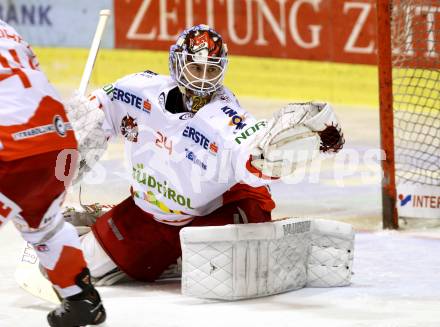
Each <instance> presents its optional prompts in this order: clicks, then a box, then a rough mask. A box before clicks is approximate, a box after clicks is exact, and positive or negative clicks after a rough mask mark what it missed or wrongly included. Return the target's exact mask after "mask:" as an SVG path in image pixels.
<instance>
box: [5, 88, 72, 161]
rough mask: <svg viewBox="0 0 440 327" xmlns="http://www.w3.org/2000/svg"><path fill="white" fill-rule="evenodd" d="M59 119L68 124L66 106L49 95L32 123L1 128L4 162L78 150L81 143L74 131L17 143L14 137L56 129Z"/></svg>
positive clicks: (41, 104)
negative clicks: (42, 154)
mask: <svg viewBox="0 0 440 327" xmlns="http://www.w3.org/2000/svg"><path fill="white" fill-rule="evenodd" d="M56 116H59V117H61V119H62V121H63V122H64V124H65V123H67V122H68V118H67V115H66V113H65V111H64V106H63V104H62V103H61V102H59V101H57V100H55V99H53V98H52V97H50V96H45V97H43V99H42V100H41V101H40V103H39V105H38V108H37V110H36V111H35V113H34V115H33V116H32V117H31V118H30V119H29V121H28V122H26V123H24V124H17V125H11V126H0V142H1V143H2V145H3V149H0V160H3V161H11V160H16V159H20V158H25V157H30V156H33V155H37V154H41V153H46V152H51V151H55V150H61V149H76V148H77V143H76V139H75V136H74V134H73V131H72V130H66V131H65V135H62V134H60V133H58V132H57V131H58V130H57V128H55V129H54V130H53V131H52V132H47V133H41V134H38V132H36V133H35V135H31V136H29V137H25V138H20V139H15V140H14V138H13V135H14V134H17V133H20V132H24V131H28V130H30V129H38V128H39V127H44V126H48V125H51V126H53V125H54V119H55V117H56ZM55 127H56V126H55Z"/></svg>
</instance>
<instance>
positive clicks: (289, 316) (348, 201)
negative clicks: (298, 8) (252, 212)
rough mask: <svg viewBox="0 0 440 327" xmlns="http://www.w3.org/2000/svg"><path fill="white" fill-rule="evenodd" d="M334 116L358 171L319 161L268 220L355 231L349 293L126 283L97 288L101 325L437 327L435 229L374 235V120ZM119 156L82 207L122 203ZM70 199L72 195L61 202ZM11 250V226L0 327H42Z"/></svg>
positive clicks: (114, 152)
mask: <svg viewBox="0 0 440 327" xmlns="http://www.w3.org/2000/svg"><path fill="white" fill-rule="evenodd" d="M244 105H245V106H246V105H247V106H248V107H250V108H254V110H253V111H254V112H256V113H257V115H258V116H264V114H260V113H262V112H263V111H264V112H267V111H268V109H269V111H270V110H273V109H274V108H276V107H279V105H280V104H279V103H274V102H271V103H270V104H268V103H265V102H262V101H258V103H255V102H253V101H252V102H250V101H244ZM337 111H338V113H339V116H340V118H341V120H342V123H343V127H344V131H345V135H346V139H347V144H346V151H348V152H350V151H356V152H357V153H359V157H358V158H359V161H358V163H356V160H353V159H350V160H352V161H350V160H349V159H346V160H342V159H341V158H340V159H336V160H335V159H334V160H329V161H326V162H324V163H323V164H322V167H321V168H320V169H318V167H315V168H313V169H310V170H309V171H308V172H307V174H306V175H305V176H306V177H305V178H300V179H299V181H298V182H295V183H292V184H282V183H278V184H277V185H274V186H273V193H274V198H275V200H276V202H277V205H278V206H277V209H276V211H275V216H276V217H282V216H307V217H320V218H322V217H324V218H329V219H338V220H344V221H349V222H351V223H353V224H354V225H355V227H356V228H357V230H358V231H359V232H358V233H357V234H356V242H355V261H354V272H355V275H354V276H353V280H352V282H353V283H352V285H351V286H350V287H343V288H330V289H309V288H307V289H302V290H297V291H294V292H290V293H286V294H281V295H276V296H271V297H265V298H260V299H255V300H247V301H238V302H218V301H208V300H200V299H194V298H189V297H185V296H182V295H180V284H179V282H175V281H168V282H160V283H154V284H141V283H127V284H122V285H119V286H113V287H104V288H100V290H101V292H102V296H103V299H104V303H105V305H106V308H107V313H108V320H107V322H106V324H105V326H115V327H120V326H124V327H125V326H127V327H128V326H136V327H137V326H139V327H140V326H146V327H156V326H157V327H171V326H173V327H174V326H175V327H199V326H200V327H207V326H209V327H247V326H250V327H259V326H261V327H263V326H264V327H287V326H289V327H290V326H292V327H309V326H319V327H330V326H335V327H344V326H350V327H351V326H359V327H364V326H365V327H367V326H368V327H437V326H440V230H439V228H435V229H430V230H417V231H415V230H409V231H400V232H384V231H381V230H380V219H381V218H380V210H381V209H380V182H379V179H380V176H379V178H378V175H377V172H376V173H374V171H375V170H374V169H375V165H374V163H371V162H369V161H366V160H364V159H365V156H364V154H365V153H366V152H367V151H369V150H372V149H373V150H374V149H377V148H378V117H377V113H376V111H374V110H371V109H370V110H366V109H361V108H343V107H341V108H337ZM266 116H267V114H266ZM119 149H120V146H119V145H118V144H116V145H114V146H113V147H112V149H111V151H110V152H109V153H108V154H107V155H106V157H105V160H104V161H103V163H104V166H106V167H112V171H114V172H116V173H114V172H113V173H111V174H108V175H107V177H106V180H105V182H104V184H101V185H95V186H94V185H86V186H85V190H84V191H85V192H84V201H85V202H87V203H90V202H94V201H103V199H105V201H106V202H115V201H118V200H119V199H121V198H123V197H124V196H125V195H126V194H127V188H126V185H125V181H124V179H123V178H121V175H122V174H123V171H124V165H123V161H122V160H121V159H120V157H121V155H120V152H119ZM346 153H347V152H346ZM347 158H348V157H347ZM109 185H110V187H109ZM104 186H105V187H104ZM109 190H112V192H109ZM74 191H75V190H74ZM75 199H76V194H75V192H73V193H72V194H71V195H70V197H69V200H70V201H75ZM21 247H22V241H21V239H20V236H19V235H18V233H17V232H16V231H15V230H14V227H13V226H12V224H9V225H8V226H6V227H5V228H4V229H3V230H1V231H0V249H1V253H2V254H1V260H0V294H1V296H0V326H1V327H3V326H4V327H20V326H23V327H32V326H47V325H46V323H45V319H46V318H45V316H46V313H47V311H49V310H50V309H52V308H53V306H52V305H50V304H47V303H44V302H42V301H41V300H39V299H37V298H34V297H32V296H31V295H28V294H27V293H25V292H24V291H22V290H21V289H19V287H18V286H17V285H16V284H15V282H14V279H13V275H14V269H15V264H16V262H17V260H18V256H19V253H20V251H21Z"/></svg>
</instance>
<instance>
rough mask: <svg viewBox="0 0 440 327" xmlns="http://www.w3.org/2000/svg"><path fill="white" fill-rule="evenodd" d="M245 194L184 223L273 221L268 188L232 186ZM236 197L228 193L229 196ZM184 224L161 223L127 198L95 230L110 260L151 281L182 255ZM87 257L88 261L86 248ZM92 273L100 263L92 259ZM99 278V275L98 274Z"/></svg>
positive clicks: (233, 189)
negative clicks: (180, 233) (181, 237)
mask: <svg viewBox="0 0 440 327" xmlns="http://www.w3.org/2000/svg"><path fill="white" fill-rule="evenodd" d="M231 191H232V192H231V193H234V191H237V192H239V193H240V194H246V196H244V197H243V198H242V199H239V200H233V201H231V202H229V203H227V204H224V205H223V206H222V207H220V208H219V209H217V210H215V211H214V212H212V213H210V214H208V215H206V216H201V217H195V218H194V219H193V220H192V221H191V222H190V223H189V224H187V225H185V226H193V227H196V226H221V225H227V224H234V223H260V222H268V221H270V220H271V210H272V209H273V208H274V207H275V204H274V203H273V201H272V199H271V196H270V193H269V192H268V190H267V188H266V187H258V188H252V187H250V186H248V185H245V184H238V185H236V186H235V187H233V188H232V189H231ZM228 198H231V199H237V197H235V196H233V195H230V193H227V194H225V195H224V199H225V201H224V203H225V202H227V199H228ZM185 226H174V225H168V224H164V223H162V222H158V221H156V220H155V219H154V217H153V216H152V215H151V214H149V213H147V212H145V211H143V210H142V209H141V208H139V207H138V206H137V205H136V204H135V203H134V201H133V199H132V197H129V198H127V199H126V200H124V201H123V202H122V203H120V204H118V205H117V206H116V207H114V208H113V209H112V210H110V211H109V212H107V213H106V214H105V215H103V216H102V217H100V218H98V220H97V221H96V223H95V224H94V225H93V228H92V231H93V233H94V236H95V238H96V239H97V240H98V242H99V244H100V245H101V247H102V248H103V249H104V251H105V252H106V253H107V255H108V256H109V257H110V258H111V260H112V261H113V262H114V263H115V264H116V265H117V266H118V267H119V268H120V269H121V270H122V271H123V272H125V273H126V274H127V275H129V276H130V277H131V278H134V279H136V280H139V281H147V282H152V281H154V280H156V279H157V278H158V277H159V276H160V275H161V274H162V272H163V271H165V270H166V269H167V268H168V267H169V266H170V265H171V264H174V263H176V260H177V259H178V258H179V257H180V256H181V253H182V251H181V248H180V238H179V232H180V230H181V229H182V228H183V227H185ZM85 255H86V257H87V258H86V259H87V260H89V258H88V254H87V251H86V253H85ZM88 264H89V267H90V268H91V273H92V275H94V271H93V267H94V266H99V263H94V262H89V261H88ZM96 277H98V276H96Z"/></svg>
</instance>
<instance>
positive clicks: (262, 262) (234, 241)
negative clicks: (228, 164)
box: [180, 218, 354, 300]
mask: <svg viewBox="0 0 440 327" xmlns="http://www.w3.org/2000/svg"><path fill="white" fill-rule="evenodd" d="M180 239H181V247H182V293H183V294H185V295H188V296H194V297H199V298H208V299H221V300H239V299H246V298H254V297H261V296H267V295H272V294H277V293H282V292H287V291H291V290H295V289H299V288H303V287H333V286H346V285H349V284H350V282H351V275H352V266H353V244H354V231H353V228H352V226H351V225H349V224H346V223H340V222H335V221H328V220H319V219H316V220H311V219H294V218H291V219H286V220H281V221H276V222H268V223H259V224H247V225H227V226H221V227H217V226H215V227H185V228H183V229H182V230H181V231H180Z"/></svg>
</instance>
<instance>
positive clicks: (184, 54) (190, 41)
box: [169, 25, 228, 97]
mask: <svg viewBox="0 0 440 327" xmlns="http://www.w3.org/2000/svg"><path fill="white" fill-rule="evenodd" d="M227 55H228V49H227V47H226V44H225V43H224V42H223V39H222V37H221V36H220V34H218V33H217V32H216V31H214V30H213V29H211V28H210V27H209V26H207V25H197V26H193V27H191V28H189V29H187V30H185V31H184V32H183V33H182V34H181V35H180V36H179V38H178V39H177V42H176V44H174V45H172V46H171V48H170V58H169V64H170V73H171V77H172V78H173V79H174V80H175V81H176V83H177V84H178V86H179V89H180V90H181V92H182V93H184V94H187V91H188V90H189V91H190V92H191V93H192V94H194V95H196V96H202V97H205V96H208V95H210V94H212V93H213V92H215V91H216V90H217V89H219V88H220V87H221V86H222V83H223V79H224V75H225V72H226V66H227V62H228V59H227Z"/></svg>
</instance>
